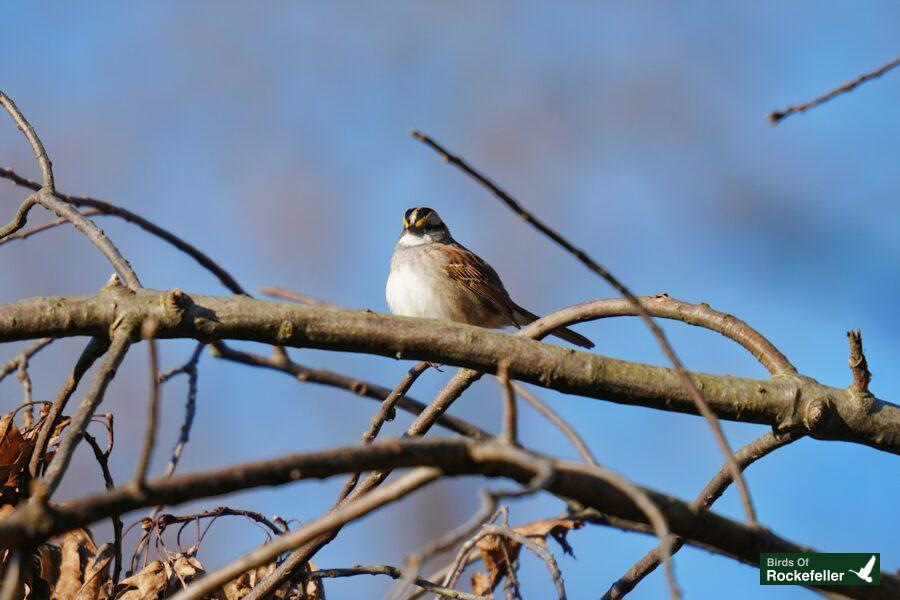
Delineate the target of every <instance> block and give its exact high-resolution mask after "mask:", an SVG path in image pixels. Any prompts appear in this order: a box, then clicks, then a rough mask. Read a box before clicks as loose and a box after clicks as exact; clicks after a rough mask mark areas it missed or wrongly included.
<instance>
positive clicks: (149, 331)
mask: <svg viewBox="0 0 900 600" xmlns="http://www.w3.org/2000/svg"><path fill="white" fill-rule="evenodd" d="M158 327H159V323H158V322H157V321H145V322H144V324H143V325H142V326H141V338H143V339H145V340H147V354H148V355H149V358H150V402H149V404H148V407H147V424H146V426H145V430H144V443H143V445H142V447H141V453H140V455H139V457H138V464H137V469H136V470H135V472H134V485H136V486H137V487H143V485H144V480H145V479H146V478H147V469H148V468H149V467H150V458H151V456H152V455H153V446H154V445H155V444H156V427H157V421H158V420H159V398H160V387H161V386H160V375H159V353H158V352H157V349H156V340H155V339H154V338H155V337H156V330H157V328H158Z"/></svg>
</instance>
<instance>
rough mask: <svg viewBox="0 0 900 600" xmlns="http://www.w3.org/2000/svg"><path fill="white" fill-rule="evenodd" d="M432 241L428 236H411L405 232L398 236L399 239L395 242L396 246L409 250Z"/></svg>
mask: <svg viewBox="0 0 900 600" xmlns="http://www.w3.org/2000/svg"><path fill="white" fill-rule="evenodd" d="M431 242H432V239H431V237H430V236H428V235H413V234H411V233H409V232H405V233H404V234H403V235H401V236H400V239H399V240H397V245H398V246H403V247H405V248H411V247H412V246H424V245H425V244H430V243H431Z"/></svg>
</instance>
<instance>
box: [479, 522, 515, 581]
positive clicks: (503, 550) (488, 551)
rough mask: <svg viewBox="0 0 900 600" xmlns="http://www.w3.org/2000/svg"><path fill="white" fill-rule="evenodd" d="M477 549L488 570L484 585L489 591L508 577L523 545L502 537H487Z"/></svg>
mask: <svg viewBox="0 0 900 600" xmlns="http://www.w3.org/2000/svg"><path fill="white" fill-rule="evenodd" d="M475 547H476V548H478V550H479V551H481V560H482V561H484V566H486V567H487V569H488V573H487V575H486V576H485V582H484V583H485V584H486V585H487V589H488V590H493V589H494V588H495V587H497V583H499V582H500V579H501V578H502V577H503V576H504V575H506V573H507V571H508V570H509V568H510V563H513V562H515V560H516V557H517V556H519V550H520V549H521V547H522V545H521V544H519V542H516V541H514V540H511V539H509V538H508V537H504V536H501V535H486V536H484V537H483V538H481V539H480V540H478V542H477V543H476V544H475Z"/></svg>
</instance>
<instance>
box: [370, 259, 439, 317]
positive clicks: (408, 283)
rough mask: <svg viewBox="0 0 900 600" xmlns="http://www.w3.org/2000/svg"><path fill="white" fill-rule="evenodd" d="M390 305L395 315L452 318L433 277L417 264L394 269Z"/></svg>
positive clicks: (389, 285) (390, 277) (391, 280)
mask: <svg viewBox="0 0 900 600" xmlns="http://www.w3.org/2000/svg"><path fill="white" fill-rule="evenodd" d="M385 292H386V296H387V303H388V306H389V307H390V309H391V312H392V313H394V314H395V315H403V316H406V317H422V318H426V319H450V318H452V316H451V315H450V314H448V311H447V310H446V307H445V299H444V298H442V297H441V294H440V291H439V289H438V282H437V281H435V278H434V274H432V273H429V272H428V271H427V270H426V269H423V268H421V267H420V266H417V265H414V264H401V265H398V266H394V267H393V268H391V273H390V275H388V280H387V288H386V290H385Z"/></svg>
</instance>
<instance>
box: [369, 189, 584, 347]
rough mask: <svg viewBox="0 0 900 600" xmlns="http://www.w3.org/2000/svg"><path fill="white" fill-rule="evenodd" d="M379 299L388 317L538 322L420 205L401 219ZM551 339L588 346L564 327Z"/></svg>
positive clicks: (482, 323)
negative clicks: (383, 298)
mask: <svg viewBox="0 0 900 600" xmlns="http://www.w3.org/2000/svg"><path fill="white" fill-rule="evenodd" d="M385 295H386V297H387V303H388V306H389V307H390V309H391V312H392V313H393V314H395V315H402V316H406V317H421V318H426V319H445V320H449V321H456V322H458V323H467V324H469V325H477V326H479V327H488V328H494V329H496V328H502V327H508V326H512V327H516V328H521V327H522V326H524V325H527V324H529V323H531V322H532V321H536V320H537V319H538V316H537V315H536V314H534V313H532V312H530V311H528V310H526V309H524V308H522V307H521V306H519V305H518V304H516V303H515V302H513V300H512V299H511V298H510V297H509V293H508V292H507V291H506V288H505V287H504V286H503V282H502V281H501V280H500V276H499V275H497V272H496V271H495V270H494V269H493V267H491V265H489V264H488V263H487V262H485V261H484V259H482V258H481V257H479V256H478V255H477V254H475V253H474V252H472V251H471V250H469V249H468V248H466V247H465V246H463V245H462V244H460V243H459V242H457V241H456V240H455V239H453V236H452V235H450V230H449V229H448V228H447V226H446V225H445V224H444V222H443V221H442V220H441V217H440V216H439V215H438V214H437V212H436V211H434V210H433V209H431V208H428V207H425V206H418V207H415V208H410V209H409V210H407V211H406V213H405V214H404V217H403V231H402V232H401V233H400V237H399V238H398V239H397V244H396V246H395V247H394V253H393V255H392V256H391V268H390V273H389V274H388V279H387V286H386V289H385ZM551 335H554V336H556V337H558V338H561V339H563V340H565V341H567V342H569V343H571V344H574V345H576V346H581V347H582V348H593V347H594V343H593V342H591V340H589V339H588V338H586V337H584V336H583V335H580V334H578V333H575V332H574V331H572V330H571V329H568V328H564V327H561V328H559V329H556V330H554V331H553V332H551Z"/></svg>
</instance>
